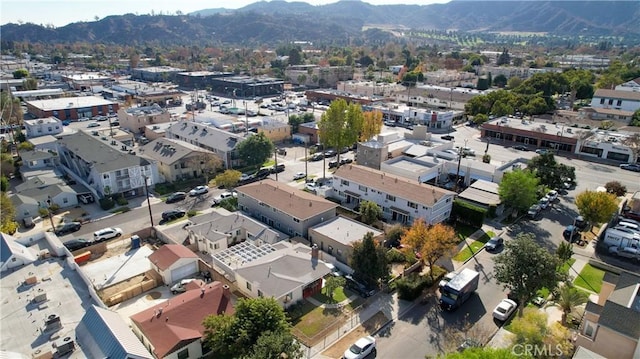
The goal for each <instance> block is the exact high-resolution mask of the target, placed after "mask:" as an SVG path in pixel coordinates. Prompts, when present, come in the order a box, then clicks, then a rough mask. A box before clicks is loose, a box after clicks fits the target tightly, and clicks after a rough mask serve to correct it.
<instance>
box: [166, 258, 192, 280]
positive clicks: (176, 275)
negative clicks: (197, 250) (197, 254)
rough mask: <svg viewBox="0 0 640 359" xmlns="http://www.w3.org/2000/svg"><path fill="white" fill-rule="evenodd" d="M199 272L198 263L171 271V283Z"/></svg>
mask: <svg viewBox="0 0 640 359" xmlns="http://www.w3.org/2000/svg"><path fill="white" fill-rule="evenodd" d="M197 271H198V262H193V263H189V264H185V265H183V266H182V267H178V268H176V269H174V270H172V271H171V282H177V281H179V280H180V279H184V278H186V277H189V276H191V275H193V274H194V273H196V272H197Z"/></svg>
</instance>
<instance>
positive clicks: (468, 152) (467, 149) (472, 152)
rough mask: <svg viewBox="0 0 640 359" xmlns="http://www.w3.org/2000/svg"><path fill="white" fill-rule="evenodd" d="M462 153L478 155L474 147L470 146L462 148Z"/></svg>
mask: <svg viewBox="0 0 640 359" xmlns="http://www.w3.org/2000/svg"><path fill="white" fill-rule="evenodd" d="M462 154H464V155H466V156H475V155H476V150H474V149H473V148H469V147H463V148H462Z"/></svg>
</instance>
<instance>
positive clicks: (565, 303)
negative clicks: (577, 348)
mask: <svg viewBox="0 0 640 359" xmlns="http://www.w3.org/2000/svg"><path fill="white" fill-rule="evenodd" d="M587 300H589V296H587V294H586V293H585V292H583V291H581V290H579V289H577V288H575V287H574V286H573V285H572V284H571V282H566V283H565V284H564V285H563V286H562V287H560V290H559V291H558V295H557V296H556V298H555V300H554V304H555V305H556V306H557V307H558V308H560V310H562V325H566V324H567V315H569V313H571V311H572V310H573V308H575V307H577V306H579V305H582V304H584V303H586V302H587Z"/></svg>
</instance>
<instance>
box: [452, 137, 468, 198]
mask: <svg viewBox="0 0 640 359" xmlns="http://www.w3.org/2000/svg"><path fill="white" fill-rule="evenodd" d="M464 147H467V140H464ZM464 147H460V148H459V149H458V170H457V171H456V183H455V186H453V188H454V191H456V192H458V182H460V162H461V161H462V154H463V153H464Z"/></svg>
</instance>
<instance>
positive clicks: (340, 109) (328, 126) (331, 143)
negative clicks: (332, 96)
mask: <svg viewBox="0 0 640 359" xmlns="http://www.w3.org/2000/svg"><path fill="white" fill-rule="evenodd" d="M363 122H364V115H363V113H362V107H360V105H358V104H353V103H352V104H347V102H346V101H345V100H343V99H338V100H335V101H333V102H331V105H330V106H329V108H328V109H327V111H325V113H323V114H322V117H321V118H320V121H318V135H319V136H320V143H322V144H323V145H324V146H325V148H335V149H336V150H337V151H338V161H340V151H339V150H340V149H341V148H343V147H346V146H349V145H352V144H354V143H356V141H358V136H359V135H360V132H361V131H362V126H363ZM324 168H326V166H323V171H324ZM323 177H325V176H324V174H323Z"/></svg>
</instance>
